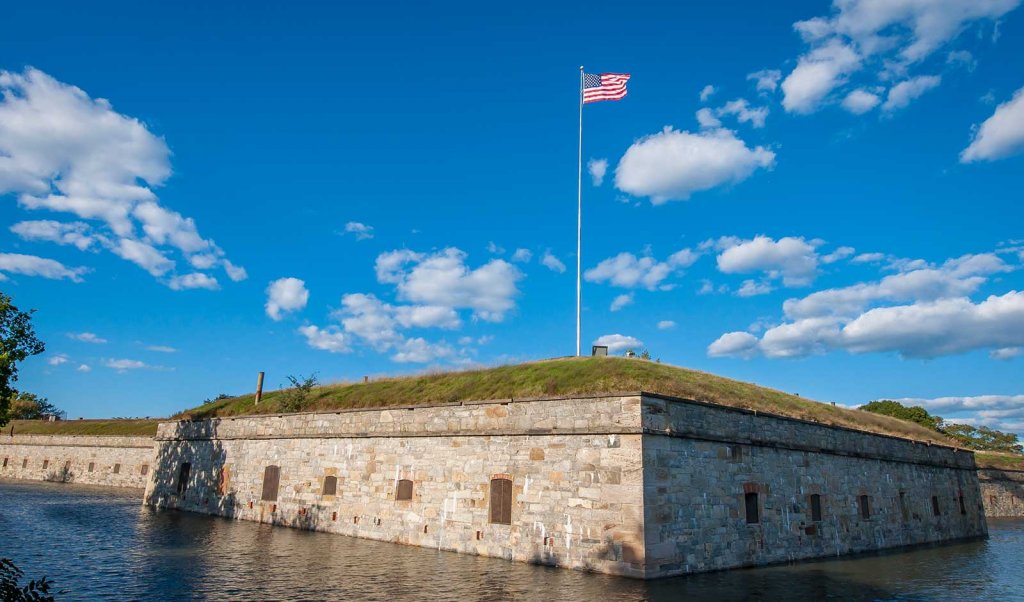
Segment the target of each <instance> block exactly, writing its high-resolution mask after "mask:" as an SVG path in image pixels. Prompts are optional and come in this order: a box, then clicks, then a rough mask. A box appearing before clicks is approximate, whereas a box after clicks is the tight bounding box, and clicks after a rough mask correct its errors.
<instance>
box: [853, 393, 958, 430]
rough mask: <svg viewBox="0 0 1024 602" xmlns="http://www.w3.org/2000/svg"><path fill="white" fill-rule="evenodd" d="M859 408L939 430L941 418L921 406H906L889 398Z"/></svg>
mask: <svg viewBox="0 0 1024 602" xmlns="http://www.w3.org/2000/svg"><path fill="white" fill-rule="evenodd" d="M860 409H862V410H866V411H868V412H873V413H875V414H884V415H886V416H892V417H893V418H899V419H900V420H909V421H910V422H916V423H918V424H920V425H922V426H925V427H928V428H930V429H932V430H933V431H938V432H941V428H942V418H940V417H938V416H932V415H931V414H929V413H928V410H926V409H924V408H922V407H921V406H910V407H909V408H908V407H907V406H905V405H903V404H902V403H900V402H898V401H892V400H891V399H879V400H877V401H872V402H871V403H868V404H866V405H862V406H860Z"/></svg>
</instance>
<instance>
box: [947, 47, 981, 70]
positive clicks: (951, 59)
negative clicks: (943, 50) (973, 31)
mask: <svg viewBox="0 0 1024 602" xmlns="http://www.w3.org/2000/svg"><path fill="white" fill-rule="evenodd" d="M946 64H948V65H953V66H963V67H964V68H966V69H967V70H968V71H974V70H975V69H976V68H977V67H978V60H977V59H976V58H974V55H973V54H971V53H970V51H968V50H954V51H952V52H950V53H949V54H947V55H946Z"/></svg>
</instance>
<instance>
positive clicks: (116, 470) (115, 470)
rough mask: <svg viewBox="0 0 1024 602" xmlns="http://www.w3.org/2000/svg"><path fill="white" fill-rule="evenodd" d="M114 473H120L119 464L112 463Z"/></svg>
mask: <svg viewBox="0 0 1024 602" xmlns="http://www.w3.org/2000/svg"><path fill="white" fill-rule="evenodd" d="M114 474H121V465H120V464H114Z"/></svg>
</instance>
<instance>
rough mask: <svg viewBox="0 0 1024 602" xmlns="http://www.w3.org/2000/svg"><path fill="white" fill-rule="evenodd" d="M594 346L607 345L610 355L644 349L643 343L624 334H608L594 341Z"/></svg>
mask: <svg viewBox="0 0 1024 602" xmlns="http://www.w3.org/2000/svg"><path fill="white" fill-rule="evenodd" d="M594 345H605V346H607V347H608V353H618V352H619V351H625V350H626V349H638V348H640V347H643V346H644V344H643V341H641V340H640V339H637V338H635V337H629V336H626V335H622V334H606V335H603V336H600V337H597V339H596V340H595V341H594Z"/></svg>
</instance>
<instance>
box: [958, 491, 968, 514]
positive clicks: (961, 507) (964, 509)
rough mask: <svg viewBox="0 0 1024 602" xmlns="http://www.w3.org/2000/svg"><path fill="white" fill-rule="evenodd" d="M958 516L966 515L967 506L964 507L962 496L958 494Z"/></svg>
mask: <svg viewBox="0 0 1024 602" xmlns="http://www.w3.org/2000/svg"><path fill="white" fill-rule="evenodd" d="M959 499H960V514H967V506H965V505H964V494H962V493H961V494H960V497H959Z"/></svg>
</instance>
